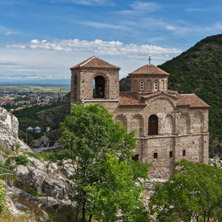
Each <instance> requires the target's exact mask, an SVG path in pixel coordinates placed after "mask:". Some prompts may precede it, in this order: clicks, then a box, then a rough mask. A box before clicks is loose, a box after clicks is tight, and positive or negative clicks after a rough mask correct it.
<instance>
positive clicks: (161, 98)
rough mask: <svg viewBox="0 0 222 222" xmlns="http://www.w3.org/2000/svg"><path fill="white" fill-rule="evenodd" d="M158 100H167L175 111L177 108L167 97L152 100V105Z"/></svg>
mask: <svg viewBox="0 0 222 222" xmlns="http://www.w3.org/2000/svg"><path fill="white" fill-rule="evenodd" d="M157 100H166V101H167V102H168V103H170V105H171V106H172V107H173V109H175V106H174V104H173V102H172V101H171V100H170V99H168V98H166V97H158V98H156V99H154V100H152V102H151V103H153V102H155V101H157Z"/></svg>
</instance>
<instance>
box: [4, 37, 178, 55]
mask: <svg viewBox="0 0 222 222" xmlns="http://www.w3.org/2000/svg"><path fill="white" fill-rule="evenodd" d="M7 47H8V48H19V49H43V50H53V51H65V52H79V51H82V52H90V53H92V54H100V55H118V56H126V57H131V58H147V57H148V56H153V57H158V58H162V59H164V58H165V59H166V58H167V57H168V56H171V57H172V56H175V55H178V54H179V53H181V52H182V50H180V49H176V48H163V47H160V46H155V45H146V44H143V45H137V44H124V43H122V42H119V41H102V40H99V39H96V40H94V41H86V40H79V39H69V40H65V39H64V40H54V41H51V42H48V41H46V40H43V41H39V40H37V39H33V40H31V41H30V42H28V43H25V44H24V43H18V44H11V45H7Z"/></svg>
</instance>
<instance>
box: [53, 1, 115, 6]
mask: <svg viewBox="0 0 222 222" xmlns="http://www.w3.org/2000/svg"><path fill="white" fill-rule="evenodd" d="M55 2H68V3H73V4H78V5H86V6H103V5H110V4H111V3H112V2H111V0H52V1H51V3H55Z"/></svg>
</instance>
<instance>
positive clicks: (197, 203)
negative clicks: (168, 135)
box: [149, 160, 222, 222]
mask: <svg viewBox="0 0 222 222" xmlns="http://www.w3.org/2000/svg"><path fill="white" fill-rule="evenodd" d="M149 207H150V211H151V214H153V215H156V216H157V219H158V221H161V222H174V221H181V220H182V221H184V222H190V221H191V218H194V219H195V220H196V221H197V222H198V221H204V222H206V221H210V219H212V218H213V219H215V220H218V221H221V220H222V214H221V208H222V169H219V168H216V167H213V166H208V165H205V164H201V163H193V162H189V161H187V160H182V161H180V162H178V163H177V164H176V170H175V173H174V174H173V175H172V176H171V177H170V179H169V180H168V181H167V182H165V183H163V184H160V185H157V186H156V188H155V193H154V194H153V195H152V197H151V199H150V203H149Z"/></svg>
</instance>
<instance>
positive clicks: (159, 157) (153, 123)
mask: <svg viewBox="0 0 222 222" xmlns="http://www.w3.org/2000/svg"><path fill="white" fill-rule="evenodd" d="M70 69H71V72H72V77H71V102H72V103H76V104H80V103H84V104H94V103H99V104H101V106H103V107H106V108H107V109H108V110H109V112H110V113H113V114H114V118H115V120H117V121H120V122H121V123H122V124H123V125H124V126H125V127H126V129H127V131H128V132H129V131H131V130H135V131H136V135H137V147H136V149H135V157H134V159H135V160H140V161H141V162H149V163H152V167H151V168H150V170H149V176H150V177H155V178H168V177H169V175H170V174H171V173H172V170H173V166H174V163H175V162H177V161H179V160H181V159H187V160H190V161H194V162H200V163H206V164H207V163H208V147H209V132H208V111H209V108H210V106H209V105H207V104H206V103H205V102H204V101H203V100H201V99H200V98H199V97H198V96H196V95H195V94H180V93H178V92H177V91H171V90H168V77H169V75H170V74H169V73H167V72H165V71H164V70H161V69H160V68H158V67H156V66H154V65H151V64H149V65H144V66H142V67H140V68H138V69H137V70H135V71H133V72H131V73H129V77H130V82H131V91H130V92H119V70H120V68H119V67H117V66H114V65H111V64H110V63H108V62H106V61H104V60H102V59H100V58H98V57H95V56H94V57H91V58H89V59H87V60H85V61H83V62H81V63H80V64H78V65H75V66H73V67H71V68H70Z"/></svg>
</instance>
